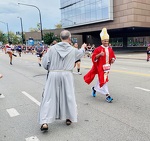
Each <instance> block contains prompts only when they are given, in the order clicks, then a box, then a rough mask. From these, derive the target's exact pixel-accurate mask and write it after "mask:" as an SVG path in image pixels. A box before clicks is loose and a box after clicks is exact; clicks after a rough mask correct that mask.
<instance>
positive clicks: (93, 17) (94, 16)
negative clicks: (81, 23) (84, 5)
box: [91, 11, 96, 21]
mask: <svg viewBox="0 0 150 141" xmlns="http://www.w3.org/2000/svg"><path fill="white" fill-rule="evenodd" d="M94 20H96V12H95V11H92V12H91V21H94Z"/></svg>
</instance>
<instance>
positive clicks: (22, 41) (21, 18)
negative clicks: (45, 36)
mask: <svg viewBox="0 0 150 141" xmlns="http://www.w3.org/2000/svg"><path fill="white" fill-rule="evenodd" d="M17 18H19V19H20V22H21V32H22V33H21V35H22V44H24V37H23V24H22V18H21V17H17Z"/></svg>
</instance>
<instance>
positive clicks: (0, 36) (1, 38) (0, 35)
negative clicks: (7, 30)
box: [0, 31, 7, 44]
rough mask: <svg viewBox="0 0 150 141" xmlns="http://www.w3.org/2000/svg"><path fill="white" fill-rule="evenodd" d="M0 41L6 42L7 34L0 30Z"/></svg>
mask: <svg viewBox="0 0 150 141" xmlns="http://www.w3.org/2000/svg"><path fill="white" fill-rule="evenodd" d="M0 42H2V43H4V44H5V43H7V36H6V34H4V33H3V32H2V31H0Z"/></svg>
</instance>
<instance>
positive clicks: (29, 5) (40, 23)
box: [18, 3, 43, 40]
mask: <svg viewBox="0 0 150 141" xmlns="http://www.w3.org/2000/svg"><path fill="white" fill-rule="evenodd" d="M18 4H20V5H26V6H32V7H35V8H36V9H38V11H39V17H40V26H41V40H43V31H42V19H41V11H40V9H39V8H38V7H37V6H35V5H30V4H23V3H18Z"/></svg>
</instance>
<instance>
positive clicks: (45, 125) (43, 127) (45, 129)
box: [41, 123, 48, 131]
mask: <svg viewBox="0 0 150 141" xmlns="http://www.w3.org/2000/svg"><path fill="white" fill-rule="evenodd" d="M47 130H48V124H47V123H44V124H42V126H41V131H47Z"/></svg>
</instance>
